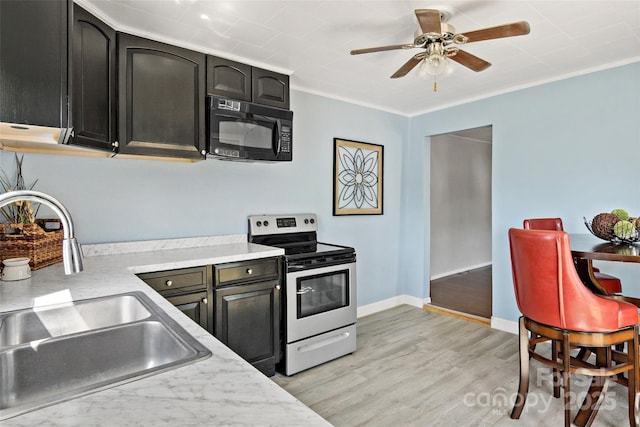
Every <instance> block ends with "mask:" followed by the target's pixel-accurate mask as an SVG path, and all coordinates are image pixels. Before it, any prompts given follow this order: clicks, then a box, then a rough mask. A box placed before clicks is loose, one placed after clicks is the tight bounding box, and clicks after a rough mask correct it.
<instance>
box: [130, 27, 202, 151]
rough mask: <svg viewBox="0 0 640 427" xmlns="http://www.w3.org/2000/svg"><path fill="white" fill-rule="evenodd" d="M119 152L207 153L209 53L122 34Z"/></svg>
mask: <svg viewBox="0 0 640 427" xmlns="http://www.w3.org/2000/svg"><path fill="white" fill-rule="evenodd" d="M118 66H119V68H118V70H119V71H118V83H119V89H118V105H119V110H118V129H119V131H118V136H119V138H118V139H119V143H120V148H119V153H125V154H142V155H151V156H163V157H174V158H187V159H200V160H201V159H204V155H205V154H206V150H205V148H206V141H205V119H204V109H205V103H204V96H205V90H204V88H205V55H204V54H203V53H199V52H194V51H191V50H187V49H183V48H180V47H176V46H171V45H167V44H164V43H160V42H156V41H153V40H148V39H145V38H141V37H136V36H132V35H129V34H124V33H118Z"/></svg>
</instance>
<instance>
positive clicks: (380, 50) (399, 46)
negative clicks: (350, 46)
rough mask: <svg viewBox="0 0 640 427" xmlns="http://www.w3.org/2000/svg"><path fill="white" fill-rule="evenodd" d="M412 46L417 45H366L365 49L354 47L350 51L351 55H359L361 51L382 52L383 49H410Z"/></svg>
mask: <svg viewBox="0 0 640 427" xmlns="http://www.w3.org/2000/svg"><path fill="white" fill-rule="evenodd" d="M414 47H417V46H416V45H414V44H394V45H389V46H378V47H368V48H365V49H354V50H352V51H351V55H360V54H361V53H371V52H383V51H385V50H396V49H411V48H414Z"/></svg>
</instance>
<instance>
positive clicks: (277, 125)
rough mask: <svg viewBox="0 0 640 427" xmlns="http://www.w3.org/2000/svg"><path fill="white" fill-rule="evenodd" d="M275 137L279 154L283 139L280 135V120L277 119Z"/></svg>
mask: <svg viewBox="0 0 640 427" xmlns="http://www.w3.org/2000/svg"><path fill="white" fill-rule="evenodd" d="M274 137H275V139H276V155H278V153H280V142H281V140H282V137H281V135H280V120H276V132H275V135H274Z"/></svg>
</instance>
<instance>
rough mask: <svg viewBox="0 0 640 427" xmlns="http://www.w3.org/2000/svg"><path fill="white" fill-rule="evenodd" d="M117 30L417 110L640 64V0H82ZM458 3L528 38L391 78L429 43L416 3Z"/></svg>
mask: <svg viewBox="0 0 640 427" xmlns="http://www.w3.org/2000/svg"><path fill="white" fill-rule="evenodd" d="M76 1H77V3H79V4H81V5H82V6H84V7H86V8H87V9H88V10H89V11H91V12H93V13H94V14H97V15H98V16H100V17H101V18H103V19H104V20H105V21H106V22H107V23H109V24H111V25H112V26H113V27H115V29H116V30H119V31H125V32H130V33H133V34H137V35H141V36H146V37H150V38H154V39H157V40H161V41H165V42H168V43H171V44H175V45H179V46H183V47H187V48H191V49H194V50H198V51H202V52H205V53H211V54H215V55H218V56H222V57H225V58H228V59H232V60H238V61H241V62H245V63H248V64H251V65H254V66H259V67H262V68H268V69H271V70H274V71H279V72H284V73H286V74H290V75H291V87H292V88H293V89H297V90H301V91H306V92H311V93H316V94H320V95H324V96H328V97H332V98H336V99H341V100H345V101H349V102H353V103H356V104H360V105H366V106H370V107H374V108H377V109H381V110H384V111H389V112H394V113H398V114H402V115H406V116H413V115H417V114H420V113H424V112H429V111H434V110H438V109H442V108H446V107H449V106H452V105H457V104H461V103H465V102H469V101H471V100H477V99H482V98H486V97H489V96H493V95H496V94H499V93H505V92H509V91H513V90H517V89H520V88H524V87H529V86H534V85H537V84H542V83H546V82H550V81H554V80H559V79H562V78H567V77H571V76H575V75H579V74H584V73H587V72H592V71H596V70H601V69H605V68H610V67H614V66H618V65H623V64H627V63H631V62H637V61H640V0H607V1H583V0H565V1H558V0H552V1H549V0H534V1H527V0H495V1H478V0H464V1H442V0H434V1H430V0H424V1H409V0H369V1H349V0H323V1H316V0H290V1H285V0H76ZM442 5H445V6H446V7H448V8H450V9H451V10H452V12H453V13H452V16H451V17H450V18H449V20H448V23H449V24H451V25H453V26H454V27H455V30H456V32H457V33H464V32H465V31H472V30H477V29H481V28H487V27H492V26H496V25H502V24H507V23H511V22H516V21H521V20H525V21H527V22H529V24H530V26H531V32H530V34H528V35H525V36H518V37H511V38H504V39H496V40H487V41H481V42H476V43H470V44H468V45H466V46H464V47H463V48H464V50H466V51H467V52H469V53H471V54H473V55H476V56H479V57H480V58H482V59H485V60H486V61H489V62H490V63H492V64H493V65H492V66H491V67H489V68H488V69H487V70H485V71H482V72H479V73H476V72H474V71H471V70H469V69H467V68H465V67H463V66H461V65H460V64H457V63H452V64H451V68H452V72H451V74H449V75H447V76H444V77H438V91H437V92H434V90H433V78H432V77H429V78H426V79H425V78H422V77H420V76H419V75H418V72H417V70H416V69H414V70H413V71H412V72H410V73H409V74H408V75H407V76H405V77H403V78H398V79H390V78H389V76H391V75H392V74H393V73H394V72H395V71H396V70H397V69H398V68H400V66H401V65H402V64H404V63H405V62H406V61H407V60H409V58H411V57H412V56H413V55H414V54H415V53H418V52H420V50H419V49H409V50H394V51H386V52H377V53H369V54H363V55H357V56H352V55H350V54H349V51H350V50H352V49H359V48H367V47H374V46H382V45H394V44H409V43H413V38H414V31H415V30H416V29H417V28H418V23H417V20H416V18H415V14H414V10H415V9H424V8H431V9H440V8H441V6H442Z"/></svg>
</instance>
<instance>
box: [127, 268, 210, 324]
mask: <svg viewBox="0 0 640 427" xmlns="http://www.w3.org/2000/svg"><path fill="white" fill-rule="evenodd" d="M210 272H211V267H210V266H205V267H192V268H181V269H176V270H166V271H157V272H153V273H141V274H138V277H139V278H140V279H142V280H143V281H144V282H145V283H146V284H147V285H149V286H151V287H152V288H153V289H155V290H156V291H158V293H159V294H160V295H162V296H163V297H164V298H166V299H167V301H169V302H170V303H172V304H173V305H175V306H176V307H177V308H178V309H180V310H181V311H182V312H183V313H184V314H186V315H187V316H189V317H190V318H191V319H192V320H193V321H194V322H196V323H198V324H199V325H200V326H202V327H203V328H204V329H206V330H207V331H208V332H209V333H213V304H211V303H210V301H212V299H211V296H212V286H211V273H210Z"/></svg>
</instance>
